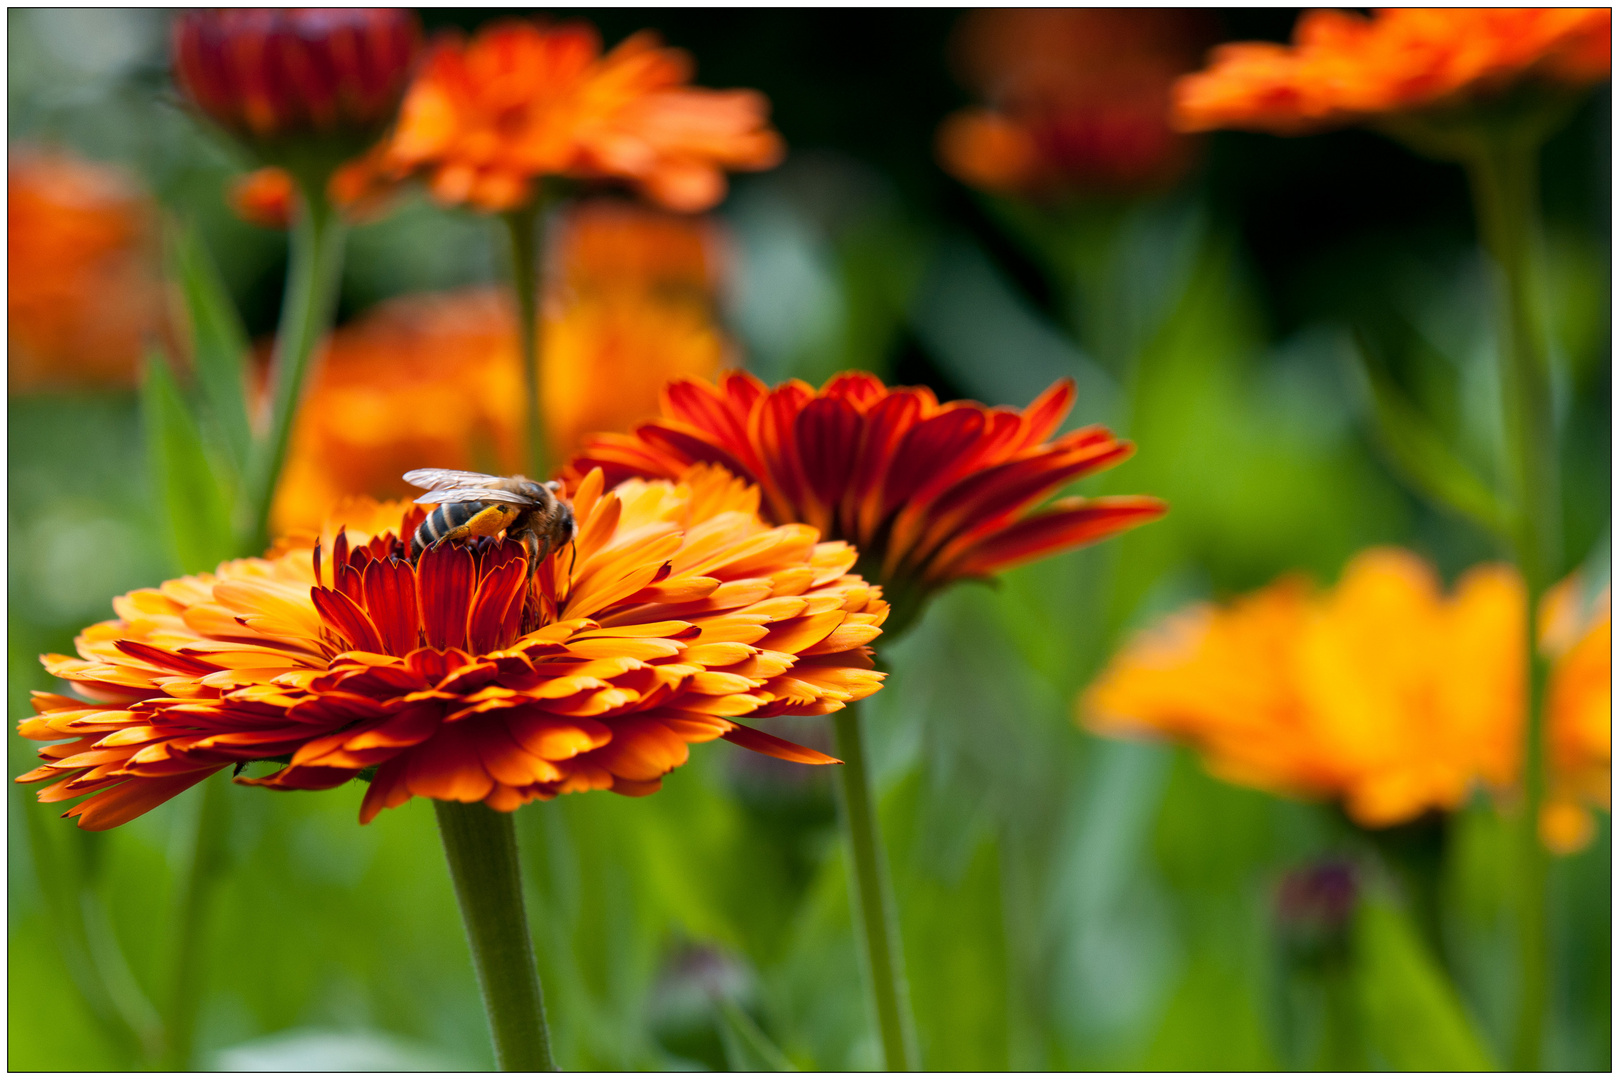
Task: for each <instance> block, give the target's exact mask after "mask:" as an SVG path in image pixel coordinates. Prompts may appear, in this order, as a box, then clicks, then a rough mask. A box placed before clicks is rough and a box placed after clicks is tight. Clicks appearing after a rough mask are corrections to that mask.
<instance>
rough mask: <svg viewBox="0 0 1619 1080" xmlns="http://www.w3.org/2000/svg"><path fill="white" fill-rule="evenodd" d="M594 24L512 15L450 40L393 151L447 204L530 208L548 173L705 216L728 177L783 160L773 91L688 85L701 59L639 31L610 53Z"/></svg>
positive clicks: (442, 45) (412, 101)
mask: <svg viewBox="0 0 1619 1080" xmlns="http://www.w3.org/2000/svg"><path fill="white" fill-rule="evenodd" d="M600 49H601V46H600V41H599V39H598V38H597V35H596V32H595V30H594V29H593V28H591V27H589V26H588V25H585V24H582V23H572V24H566V25H561V26H554V27H553V26H544V25H541V24H537V23H530V22H519V21H515V20H508V21H505V22H501V23H497V24H495V25H493V26H490V27H487V28H485V29H483V30H482V31H480V32H479V33H478V34H477V35H476V36H474V37H473V39H472V40H471V41H470V42H466V41H463V40H461V39H460V38H458V37H454V36H449V37H445V38H443V39H441V40H440V41H439V42H438V44H437V45H436V46H435V47H434V48H433V50H432V51H431V54H430V55H429V57H428V59H427V61H426V64H425V66H424V68H423V70H422V72H421V74H420V75H419V76H418V77H417V79H416V82H415V83H414V84H413V85H412V86H411V88H410V91H409V93H408V94H407V95H406V97H405V102H404V105H403V107H402V109H401V113H400V119H399V123H398V126H397V129H396V130H395V132H394V135H393V139H392V142H391V143H390V145H389V148H388V157H389V161H390V162H391V163H392V166H393V168H394V170H395V173H396V175H403V174H404V173H407V172H424V173H426V174H428V187H429V190H431V191H432V193H433V195H434V196H435V197H436V198H437V199H438V200H439V201H441V202H444V203H449V204H458V203H469V204H471V205H472V206H473V207H475V208H477V209H480V210H484V211H490V212H494V211H504V210H510V209H514V208H516V207H518V206H522V205H524V204H526V203H527V202H528V201H529V200H530V198H531V194H532V186H533V183H534V181H536V180H538V179H541V178H543V177H545V176H564V177H572V178H575V179H584V180H602V179H608V180H622V181H626V182H628V183H631V184H633V185H634V186H635V187H636V188H637V189H639V190H640V191H641V192H642V193H643V194H645V195H646V196H647V197H648V198H650V199H652V200H653V201H655V202H657V203H660V204H662V205H664V206H666V207H669V208H670V209H674V210H682V211H695V210H704V209H707V208H708V207H710V206H712V205H714V204H715V203H716V202H718V201H719V200H720V199H721V198H722V197H723V196H724V194H725V175H724V170H726V169H767V168H770V167H771V166H773V165H775V164H776V163H777V162H778V161H780V160H781V156H782V144H781V139H780V137H779V136H778V135H777V134H776V133H775V132H774V131H772V130H771V129H770V127H769V125H768V123H767V122H766V116H767V113H768V111H769V106H768V103H767V102H766V101H765V99H764V97H763V96H761V95H760V94H757V93H755V92H753V91H751V90H729V91H716V90H703V89H698V88H693V87H689V86H687V85H686V83H687V82H688V81H689V80H690V78H691V75H692V62H691V59H690V58H689V57H688V56H687V55H686V54H685V53H684V52H681V51H679V50H677V49H666V48H663V47H661V46H660V45H659V44H658V42H657V38H656V37H655V36H653V35H651V34H650V33H641V34H636V35H634V36H633V37H630V38H629V39H627V40H626V41H624V42H623V43H622V44H620V45H619V46H618V47H617V48H615V49H613V50H612V51H611V52H609V53H608V54H607V55H605V56H600V55H599V53H600Z"/></svg>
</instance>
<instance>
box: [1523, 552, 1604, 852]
mask: <svg viewBox="0 0 1619 1080" xmlns="http://www.w3.org/2000/svg"><path fill="white" fill-rule="evenodd" d="M1580 584H1581V583H1580V581H1579V579H1578V578H1570V579H1568V580H1566V581H1564V582H1562V583H1561V584H1559V585H1557V586H1556V587H1555V588H1553V589H1550V590H1548V591H1547V593H1546V596H1545V598H1544V599H1543V600H1542V601H1541V608H1540V626H1541V634H1540V647H1541V651H1542V652H1543V653H1545V654H1546V655H1547V656H1549V657H1550V658H1551V660H1552V665H1553V666H1552V673H1551V679H1550V684H1549V686H1548V687H1547V694H1546V738H1547V743H1548V749H1549V752H1550V757H1551V772H1552V785H1551V793H1550V798H1549V799H1548V800H1547V802H1546V805H1545V807H1544V808H1543V809H1542V811H1541V818H1540V834H1541V838H1542V839H1543V840H1544V841H1545V842H1546V845H1547V846H1548V847H1550V848H1551V849H1552V850H1554V851H1560V852H1568V851H1576V850H1578V849H1579V848H1582V847H1584V846H1585V845H1586V844H1588V843H1589V842H1590V840H1591V836H1592V833H1593V832H1594V829H1593V827H1592V822H1591V813H1590V811H1589V809H1587V808H1588V807H1590V806H1599V807H1601V808H1602V809H1604V810H1606V809H1608V807H1609V798H1610V795H1609V793H1610V791H1611V789H1612V786H1613V779H1612V777H1613V605H1612V600H1611V597H1610V594H1609V591H1608V589H1607V588H1603V589H1602V590H1601V592H1600V593H1599V594H1598V595H1596V596H1594V597H1590V598H1588V599H1587V598H1584V597H1582V596H1581V591H1582V590H1581V588H1580Z"/></svg>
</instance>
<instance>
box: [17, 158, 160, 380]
mask: <svg viewBox="0 0 1619 1080" xmlns="http://www.w3.org/2000/svg"><path fill="white" fill-rule="evenodd" d="M6 189H7V200H8V202H7V208H6V226H7V230H8V241H7V266H8V270H9V275H8V282H7V296H6V301H7V316H8V324H7V339H8V341H9V343H10V346H11V349H10V356H9V364H8V368H7V380H8V382H9V384H10V387H11V389H12V390H26V389H33V388H40V387H56V388H67V387H74V386H96V385H106V384H115V385H116V384H123V385H131V384H133V383H134V382H135V380H136V378H137V374H138V372H139V370H140V359H141V353H142V350H143V349H144V348H145V347H146V345H147V344H148V343H149V342H151V341H164V342H169V339H171V338H172V336H173V335H172V326H171V322H170V319H169V304H168V290H167V289H166V287H165V286H164V284H163V281H162V278H161V276H160V274H159V257H158V251H157V236H156V221H155V217H156V215H155V209H154V207H153V206H152V205H151V203H150V201H149V200H148V199H147V198H146V197H145V195H143V194H142V193H141V191H140V190H139V189H138V188H137V187H136V185H135V183H134V181H133V180H132V179H131V178H130V177H128V176H127V175H125V174H124V173H123V172H121V171H120V170H118V169H115V168H112V167H110V166H106V165H97V164H93V163H91V162H88V161H82V160H80V159H78V158H76V157H73V156H72V155H70V154H67V153H65V152H61V151H42V150H31V149H22V148H17V149H14V150H13V153H12V158H11V164H10V167H9V168H8V169H7V173H6ZM169 343H171V344H172V342H169Z"/></svg>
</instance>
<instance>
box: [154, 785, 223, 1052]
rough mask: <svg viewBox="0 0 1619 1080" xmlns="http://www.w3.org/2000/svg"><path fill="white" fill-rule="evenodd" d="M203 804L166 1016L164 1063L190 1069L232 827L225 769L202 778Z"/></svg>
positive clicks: (183, 891) (184, 882)
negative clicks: (211, 923) (206, 948)
mask: <svg viewBox="0 0 1619 1080" xmlns="http://www.w3.org/2000/svg"><path fill="white" fill-rule="evenodd" d="M201 786H202V799H201V805H200V806H198V807H196V820H195V821H194V822H193V823H192V837H191V853H190V859H189V861H188V862H187V864H186V868H185V874H184V876H183V877H182V878H181V884H180V897H181V899H180V906H179V909H178V911H177V912H176V921H175V927H174V942H175V944H174V950H173V956H174V977H173V980H172V982H171V983H170V988H169V992H170V996H169V1003H168V1004H169V1009H168V1016H167V1017H166V1025H165V1026H166V1028H167V1031H168V1046H167V1051H166V1053H165V1054H164V1068H167V1069H189V1068H190V1067H191V1051H192V1042H193V1039H194V1037H195V1035H196V1030H197V1006H198V1004H199V1003H200V1002H201V1000H202V975H203V972H202V959H203V955H204V954H203V947H202V945H203V932H204V930H205V929H206V926H207V921H208V907H209V900H210V898H211V895H212V892H213V887H214V885H215V884H216V883H217V881H218V878H219V870H220V864H221V861H222V859H223V856H224V852H225V837H226V833H227V831H228V829H229V822H228V821H227V819H226V814H228V813H229V810H230V807H229V803H228V801H227V797H226V794H225V789H226V788H227V787H229V786H230V777H228V776H226V775H225V774H224V773H223V772H221V773H220V774H218V775H216V776H211V777H209V778H208V779H207V780H204V781H203V782H202V785H201Z"/></svg>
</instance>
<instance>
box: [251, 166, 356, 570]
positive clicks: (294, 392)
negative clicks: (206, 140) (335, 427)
mask: <svg viewBox="0 0 1619 1080" xmlns="http://www.w3.org/2000/svg"><path fill="white" fill-rule="evenodd" d="M299 188H300V192H299V194H300V196H301V197H300V198H299V200H298V211H297V216H296V218H295V219H294V221H293V228H292V242H291V248H290V250H289V252H288V258H287V288H286V293H285V295H284V296H283V297H282V300H281V324H280V326H279V327H277V329H276V337H275V349H274V351H273V352H272V353H271V357H270V379H269V395H268V396H269V401H270V419H269V426H268V428H267V429H266V431H265V433H264V437H263V439H262V440H261V441H260V442H259V443H258V444H257V445H256V446H255V447H254V455H253V461H252V465H251V468H250V470H249V475H248V491H247V500H246V506H247V508H248V512H249V513H251V514H252V520H251V521H250V522H249V523H248V525H247V528H246V532H245V535H244V543H243V547H244V549H245V550H246V551H247V552H251V553H257V552H260V551H263V550H264V548H265V547H266V546H267V545H268V544H269V542H270V508H271V506H272V504H273V503H274V502H275V489H276V482H277V481H278V480H279V479H280V477H281V466H282V464H283V463H284V462H285V461H286V457H287V445H288V443H289V441H290V440H291V438H292V424H293V420H294V418H295V417H296V416H297V413H298V404H299V401H300V400H301V399H302V397H303V390H304V382H305V380H306V378H307V376H308V374H309V361H310V358H311V357H312V356H313V355H314V352H315V347H316V346H317V345H319V344H320V341H321V339H322V338H323V337H325V336H326V333H327V331H329V330H330V329H331V325H332V317H333V315H334V314H335V309H336V304H337V290H338V286H339V284H340V283H341V281H342V276H343V242H344V233H345V229H344V225H343V221H342V219H341V218H340V217H339V216H338V214H337V213H336V211H335V210H333V208H332V205H331V203H329V202H328V201H327V199H326V192H325V184H324V181H323V180H322V181H321V182H314V181H310V182H301V183H300V184H299Z"/></svg>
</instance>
